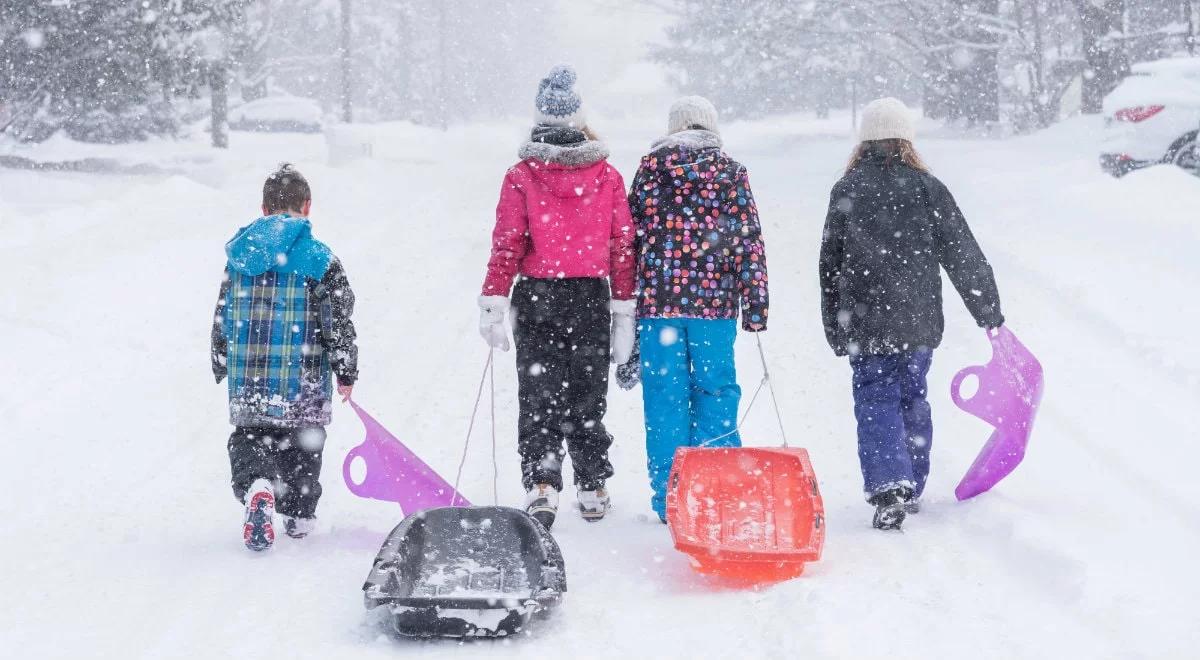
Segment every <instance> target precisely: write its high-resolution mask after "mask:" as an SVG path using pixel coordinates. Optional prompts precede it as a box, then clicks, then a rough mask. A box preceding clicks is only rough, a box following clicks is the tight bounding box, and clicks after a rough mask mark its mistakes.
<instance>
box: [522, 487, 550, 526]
mask: <svg viewBox="0 0 1200 660" xmlns="http://www.w3.org/2000/svg"><path fill="white" fill-rule="evenodd" d="M525 513H528V514H529V515H531V516H533V517H534V519H535V520H537V521H538V522H540V523H542V527H545V528H546V529H547V530H549V529H550V527H551V526H553V525H554V517H555V516H556V515H558V491H557V490H555V489H554V486H551V485H550V484H537V485H536V486H534V487H533V488H530V489H529V492H528V493H525Z"/></svg>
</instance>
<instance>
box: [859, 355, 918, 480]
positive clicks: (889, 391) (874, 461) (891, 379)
mask: <svg viewBox="0 0 1200 660" xmlns="http://www.w3.org/2000/svg"><path fill="white" fill-rule="evenodd" d="M903 363H904V358H902V357H901V356H898V355H860V356H856V357H852V358H850V366H851V368H853V370H854V380H853V383H854V416H855V417H856V418H857V419H858V459H859V462H860V463H861V466H862V473H863V490H864V491H865V492H866V494H867V498H868V499H869V498H870V497H871V496H873V495H875V494H877V493H879V492H881V491H884V490H887V489H889V488H894V487H896V486H904V487H907V488H913V487H915V485H916V484H915V480H914V479H913V466H912V458H911V457H910V456H909V454H908V445H907V444H906V443H905V437H904V421H903V419H902V418H901V415H900V379H901V373H900V372H901V370H902V369H903Z"/></svg>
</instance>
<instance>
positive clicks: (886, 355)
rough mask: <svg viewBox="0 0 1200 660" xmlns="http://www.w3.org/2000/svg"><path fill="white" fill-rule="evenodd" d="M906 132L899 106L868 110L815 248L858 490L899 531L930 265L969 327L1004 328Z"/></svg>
mask: <svg viewBox="0 0 1200 660" xmlns="http://www.w3.org/2000/svg"><path fill="white" fill-rule="evenodd" d="M914 134H915V130H914V126H913V121H912V119H911V117H910V114H909V111H908V109H907V108H906V107H905V106H904V104H903V103H901V102H900V101H898V100H896V99H891V98H886V99H878V100H876V101H872V102H871V103H870V104H868V105H867V107H866V108H865V109H864V110H863V120H862V128H861V130H860V135H859V138H860V143H859V145H858V146H857V147H856V148H855V151H854V154H853V157H852V158H851V160H850V165H849V166H848V167H847V169H846V174H845V176H843V177H842V179H841V180H840V181H838V182H837V184H836V185H834V187H833V191H832V193H831V194H830V198H829V212H828V214H827V216H826V219H825V230H824V233H823V238H822V243H821V259H820V279H821V316H822V319H823V322H824V325H825V336H826V338H827V339H828V341H829V345H830V347H831V348H832V349H833V352H834V353H835V354H836V355H839V356H849V357H850V365H851V368H852V369H853V374H854V375H853V387H854V414H855V417H856V418H857V420H858V451H859V460H860V462H861V466H862V473H863V483H864V491H865V493H866V497H867V501H868V502H870V503H871V504H873V505H875V507H876V512H875V519H874V525H875V527H877V528H880V529H899V527H900V525H901V523H902V522H903V521H904V517H905V513H906V512H908V513H911V512H914V511H916V510H917V509H918V508H919V504H918V498H920V496H921V493H922V491H923V490H924V488H925V480H926V478H927V477H928V475H929V450H930V445H931V443H932V440H933V423H932V419H931V417H930V409H929V403H928V402H927V401H926V400H925V396H926V390H927V388H926V384H925V377H926V374H927V373H928V371H929V364H930V359H931V357H932V354H933V350H934V349H935V348H937V347H938V345H939V344H940V343H941V341H942V330H943V325H944V321H943V317H942V279H941V272H940V270H941V269H945V271H946V274H947V275H948V276H949V277H950V281H951V282H952V283H953V284H954V288H955V289H957V290H958V293H959V295H960V296H962V299H963V302H965V303H966V305H967V309H968V310H969V311H970V312H971V315H972V316H973V317H974V318H975V321H976V322H977V323H978V324H979V325H980V327H984V328H998V327H1000V326H1001V325H1002V324H1003V323H1004V316H1003V315H1002V314H1001V313H1000V295H999V293H998V292H997V290H996V281H995V279H994V278H993V276H992V267H991V265H989V264H988V260H987V258H986V257H985V256H984V255H983V251H982V250H980V248H979V244H978V243H977V242H976V241H975V237H974V236H973V235H972V234H971V229H970V228H969V227H968V226H967V221H966V219H965V218H963V215H962V212H961V211H960V210H959V208H958V205H957V204H956V203H955V201H954V197H953V196H952V195H951V194H950V191H949V190H947V189H946V186H945V185H943V184H942V182H941V181H939V180H938V179H937V178H936V177H934V176H933V175H932V174H930V173H929V170H928V168H927V167H926V166H925V164H924V163H923V162H922V161H921V159H920V157H919V156H918V155H917V152H916V151H915V150H914V149H913V145H912V140H913V137H914Z"/></svg>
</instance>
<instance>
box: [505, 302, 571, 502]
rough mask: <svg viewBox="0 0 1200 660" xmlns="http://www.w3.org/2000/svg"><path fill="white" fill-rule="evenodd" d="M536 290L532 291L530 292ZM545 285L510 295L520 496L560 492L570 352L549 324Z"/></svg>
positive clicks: (551, 317)
mask: <svg viewBox="0 0 1200 660" xmlns="http://www.w3.org/2000/svg"><path fill="white" fill-rule="evenodd" d="M535 286H536V287H537V289H536V290H535ZM545 287H546V284H545V283H540V282H535V281H533V280H523V281H521V282H518V283H517V286H516V287H515V288H514V289H513V293H512V309H513V314H514V317H515V318H516V324H515V325H514V327H513V339H514V340H516V347H517V402H518V404H519V408H520V410H519V413H518V417H517V450H518V452H520V454H521V482H522V484H524V486H525V490H529V489H531V488H533V486H534V485H536V484H550V485H551V486H554V488H555V489H556V490H562V458H563V429H562V425H563V415H562V413H563V412H564V411H565V409H566V401H565V398H564V397H565V394H566V392H565V388H564V387H563V383H564V382H565V381H566V380H567V363H568V360H569V350H570V347H569V345H568V344H567V343H566V341H565V340H564V339H563V338H562V337H560V336H559V332H557V330H556V328H555V324H554V322H553V321H554V318H555V317H554V314H555V310H553V309H551V308H549V307H548V305H547V303H548V302H549V301H548V300H547V297H548V296H547V293H548V291H547V290H546V288H545Z"/></svg>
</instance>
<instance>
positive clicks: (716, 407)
mask: <svg viewBox="0 0 1200 660" xmlns="http://www.w3.org/2000/svg"><path fill="white" fill-rule="evenodd" d="M638 331H639V340H638V342H639V343H638V347H639V349H640V350H641V353H642V403H643V406H644V408H645V415H646V459H647V460H646V463H647V468H648V469H649V472H650V487H651V488H652V489H653V490H654V495H653V497H651V499H650V505H651V506H652V507H653V508H654V511H655V513H657V514H658V516H659V518H665V517H666V511H667V499H666V498H667V477H668V476H669V475H670V473H671V460H672V459H673V458H674V456H675V448H676V447H697V446H700V445H704V446H706V447H740V446H741V445H742V441H741V438H739V437H738V433H737V411H738V402H739V401H740V400H741V398H742V389H741V388H740V387H738V384H737V374H736V372H735V370H734V365H733V340H734V337H735V336H736V334H737V322H736V321H733V320H712V319H690V318H671V319H659V318H653V319H641V321H640V322H639V327H638Z"/></svg>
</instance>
